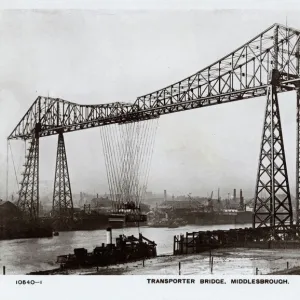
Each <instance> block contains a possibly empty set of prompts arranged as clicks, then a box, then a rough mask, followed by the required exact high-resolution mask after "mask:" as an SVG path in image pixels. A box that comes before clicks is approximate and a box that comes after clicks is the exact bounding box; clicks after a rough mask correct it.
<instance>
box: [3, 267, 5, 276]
mask: <svg viewBox="0 0 300 300" xmlns="http://www.w3.org/2000/svg"><path fill="white" fill-rule="evenodd" d="M3 275H5V266H3Z"/></svg>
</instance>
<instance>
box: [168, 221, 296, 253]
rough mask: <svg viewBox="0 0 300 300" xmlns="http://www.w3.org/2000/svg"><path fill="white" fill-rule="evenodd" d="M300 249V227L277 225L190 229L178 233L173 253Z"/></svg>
mask: <svg viewBox="0 0 300 300" xmlns="http://www.w3.org/2000/svg"><path fill="white" fill-rule="evenodd" d="M241 247H242V248H243V247H244V248H261V249H276V248H290V249H291V248H292V249H293V248H300V226H299V225H290V226H275V227H260V228H239V229H230V230H213V231H199V232H191V233H189V232H186V234H185V235H183V234H181V235H177V236H174V245H173V254H174V255H182V254H192V253H200V252H204V251H207V250H211V249H217V248H241Z"/></svg>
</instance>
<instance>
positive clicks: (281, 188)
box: [253, 71, 293, 227]
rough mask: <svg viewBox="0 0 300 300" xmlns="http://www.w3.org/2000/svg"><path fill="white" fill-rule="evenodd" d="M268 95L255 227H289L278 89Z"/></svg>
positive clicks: (290, 212) (287, 189) (272, 87)
mask: <svg viewBox="0 0 300 300" xmlns="http://www.w3.org/2000/svg"><path fill="white" fill-rule="evenodd" d="M276 74H277V72H276V71H273V73H272V77H273V78H272V83H273V84H271V85H270V86H269V88H268V92H267V106H266V112H265V119H264V126H263V135H262V143H261V150H260V157H259V167H258V174H257V182H256V192H255V205H254V220H253V227H262V226H276V225H290V224H292V223H293V213H292V204H291V195H290V188H289V180H288V173H287V166H286V159H285V152H284V143H283V135H282V129H281V121H280V112H279V105H278V97H277V92H276V85H274V80H275V79H274V77H276Z"/></svg>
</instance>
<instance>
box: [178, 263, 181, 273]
mask: <svg viewBox="0 0 300 300" xmlns="http://www.w3.org/2000/svg"><path fill="white" fill-rule="evenodd" d="M178 267H179V275H180V274H181V263H180V262H179V265H178Z"/></svg>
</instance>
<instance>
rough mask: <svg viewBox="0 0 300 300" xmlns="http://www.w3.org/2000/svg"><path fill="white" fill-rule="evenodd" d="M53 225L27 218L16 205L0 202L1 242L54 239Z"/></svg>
mask: <svg viewBox="0 0 300 300" xmlns="http://www.w3.org/2000/svg"><path fill="white" fill-rule="evenodd" d="M52 236H53V228H52V226H51V223H49V222H45V221H43V220H40V219H38V220H29V219H27V218H25V217H24V216H23V215H22V213H21V212H20V210H19V209H18V208H17V206H16V205H15V204H13V203H12V202H10V201H1V200H0V240H9V239H25V238H43V237H52Z"/></svg>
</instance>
